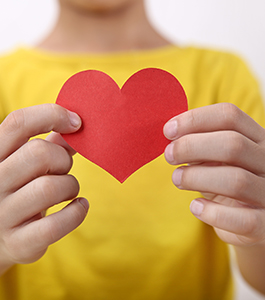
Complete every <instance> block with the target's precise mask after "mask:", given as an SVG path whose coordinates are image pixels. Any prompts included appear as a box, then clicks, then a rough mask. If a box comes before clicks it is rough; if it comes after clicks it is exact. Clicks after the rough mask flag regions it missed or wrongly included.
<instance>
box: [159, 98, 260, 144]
mask: <svg viewBox="0 0 265 300" xmlns="http://www.w3.org/2000/svg"><path fill="white" fill-rule="evenodd" d="M220 130H233V131H237V132H239V133H241V134H243V135H244V136H246V137H248V138H249V139H251V140H252V141H254V142H256V143H259V142H262V141H263V140H264V139H265V130H264V129H263V128H262V127H261V126H260V125H258V124H257V123H256V122H255V121H254V120H253V119H252V118H250V117H249V116H248V115H247V114H245V113H244V112H243V111H241V110H240V109H239V108H237V107H236V106H235V105H233V104H231V103H219V104H214V105H210V106H205V107H200V108H196V109H193V110H190V111H187V112H184V113H182V114H180V115H178V116H177V117H174V118H172V119H171V120H169V122H167V123H166V124H165V126H164V134H165V136H166V137H167V138H168V139H171V140H174V139H176V138H179V137H181V136H183V135H186V134H190V133H200V132H201V133H202V132H211V131H220Z"/></svg>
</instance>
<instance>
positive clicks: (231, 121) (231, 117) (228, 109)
mask: <svg viewBox="0 0 265 300" xmlns="http://www.w3.org/2000/svg"><path fill="white" fill-rule="evenodd" d="M220 106H221V110H222V114H223V117H224V121H225V122H226V124H227V126H228V127H229V128H235V127H236V125H237V124H238V120H239V118H240V117H241V111H240V109H239V108H238V107H237V106H236V105H234V104H232V103H221V104H220Z"/></svg>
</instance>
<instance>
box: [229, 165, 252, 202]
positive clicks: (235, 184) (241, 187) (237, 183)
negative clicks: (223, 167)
mask: <svg viewBox="0 0 265 300" xmlns="http://www.w3.org/2000/svg"><path fill="white" fill-rule="evenodd" d="M250 183H251V178H250V176H249V174H248V173H247V172H244V171H243V170H241V169H237V170H236V171H235V173H234V176H233V178H232V180H231V182H230V184H231V185H232V186H231V190H232V191H233V192H234V195H233V196H234V197H236V198H240V199H241V198H245V196H246V190H247V189H248V187H249V185H250Z"/></svg>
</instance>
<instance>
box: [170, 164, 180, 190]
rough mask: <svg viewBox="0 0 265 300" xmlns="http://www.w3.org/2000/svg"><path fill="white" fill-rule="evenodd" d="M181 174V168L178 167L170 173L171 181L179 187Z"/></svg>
mask: <svg viewBox="0 0 265 300" xmlns="http://www.w3.org/2000/svg"><path fill="white" fill-rule="evenodd" d="M182 174H183V169H182V168H178V169H176V170H175V171H174V172H173V175H172V181H173V183H174V184H175V185H176V186H177V187H178V188H181V179H182Z"/></svg>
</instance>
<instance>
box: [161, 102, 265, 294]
mask: <svg viewBox="0 0 265 300" xmlns="http://www.w3.org/2000/svg"><path fill="white" fill-rule="evenodd" d="M164 133H165V135H166V137H168V138H169V139H170V140H172V142H171V143H170V144H169V145H168V146H167V148H166V150H165V158H166V160H167V161H168V163H170V164H172V165H178V164H183V163H187V164H188V165H187V166H185V167H179V168H177V169H176V170H175V171H174V173H173V176H172V180H173V183H174V184H175V185H176V186H177V187H178V188H179V189H185V190H193V191H200V192H201V193H202V194H203V195H204V198H200V199H195V200H194V201H192V203H191V205H190V210H191V212H192V213H193V214H194V215H195V216H196V217H197V218H198V219H200V220H201V221H203V222H205V223H207V224H209V225H211V226H213V227H214V229H215V231H216V233H217V235H218V236H219V237H220V239H222V240H223V241H224V242H226V243H229V244H232V245H234V248H235V251H236V255H237V261H238V264H239V268H240V270H241V273H242V275H243V276H244V277H245V279H246V280H247V281H248V282H249V283H250V284H251V285H252V286H253V287H254V288H256V289H257V290H259V291H260V292H261V293H264V294H265V286H264V282H265V281H264V280H265V255H264V254H265V129H264V128H262V127H261V126H259V125H258V124H257V123H255V122H254V121H253V120H252V119H251V118H250V117H249V116H248V115H246V114H245V113H243V112H242V111H240V110H239V109H238V108H237V107H235V106H234V105H232V104H228V103H223V104H216V105H212V106H208V107H203V108H198V109H194V110H190V111H188V112H186V113H183V114H182V115H179V116H177V117H175V118H173V119H172V120H170V121H169V122H168V123H167V124H165V126H164ZM242 150H244V151H242ZM262 162H263V163H262Z"/></svg>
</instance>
